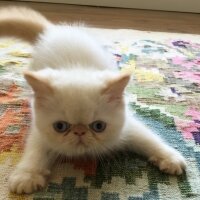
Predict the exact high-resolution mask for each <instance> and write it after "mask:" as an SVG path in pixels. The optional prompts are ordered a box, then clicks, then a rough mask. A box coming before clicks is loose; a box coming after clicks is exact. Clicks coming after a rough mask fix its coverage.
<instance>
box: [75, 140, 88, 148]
mask: <svg viewBox="0 0 200 200" xmlns="http://www.w3.org/2000/svg"><path fill="white" fill-rule="evenodd" d="M76 146H84V147H85V148H87V145H86V144H85V142H84V141H83V139H82V138H79V139H78V142H77V143H76Z"/></svg>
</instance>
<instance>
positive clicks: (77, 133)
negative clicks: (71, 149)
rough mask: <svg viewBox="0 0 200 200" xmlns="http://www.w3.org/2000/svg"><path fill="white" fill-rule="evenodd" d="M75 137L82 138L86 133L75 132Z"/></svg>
mask: <svg viewBox="0 0 200 200" xmlns="http://www.w3.org/2000/svg"><path fill="white" fill-rule="evenodd" d="M74 134H75V135H78V136H82V135H85V132H74Z"/></svg>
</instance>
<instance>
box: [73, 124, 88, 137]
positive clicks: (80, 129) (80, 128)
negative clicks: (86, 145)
mask: <svg viewBox="0 0 200 200" xmlns="http://www.w3.org/2000/svg"><path fill="white" fill-rule="evenodd" d="M72 131H73V133H74V135H77V136H83V135H85V134H86V132H87V127H86V126H84V125H82V124H77V125H74V127H73V128H72Z"/></svg>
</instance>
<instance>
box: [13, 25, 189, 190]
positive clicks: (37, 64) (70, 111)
mask: <svg viewBox="0 0 200 200" xmlns="http://www.w3.org/2000/svg"><path fill="white" fill-rule="evenodd" d="M113 63H114V61H113V59H112V58H111V56H110V55H108V53H106V52H105V51H104V50H103V49H102V48H101V47H100V45H99V44H98V43H97V42H96V41H95V40H93V39H92V36H90V35H88V34H87V32H85V31H84V28H81V27H74V26H67V25H58V26H50V27H49V28H48V29H47V30H46V31H45V32H44V33H43V34H42V35H40V37H39V40H38V42H37V44H36V46H35V48H34V53H33V63H32V70H34V71H36V72H35V74H36V76H38V77H40V78H42V79H45V81H46V82H48V84H49V85H51V87H53V90H54V92H53V94H51V95H50V94H49V93H48V92H45V91H42V92H41V95H44V94H42V93H43V92H44V93H46V94H45V95H44V96H45V98H44V99H42V100H41V102H39V103H38V102H36V100H35V102H34V103H33V123H32V131H31V133H30V135H29V137H28V142H27V145H26V149H25V153H24V156H23V158H22V160H21V162H20V163H19V164H18V166H17V168H16V169H15V171H14V172H13V174H12V175H11V177H10V180H9V185H10V190H11V191H13V192H16V193H23V192H24V193H31V192H33V191H35V190H37V189H38V188H40V187H44V186H45V183H46V176H47V175H48V174H49V173H50V170H51V163H52V162H53V161H54V159H55V158H56V156H57V155H58V154H64V155H66V156H85V155H92V156H98V155H99V154H102V153H109V152H112V151H113V150H115V149H121V148H130V149H131V150H134V151H136V152H138V153H140V154H142V155H144V156H146V157H147V158H148V159H149V160H150V161H152V162H153V163H154V164H156V165H157V166H158V167H159V168H160V169H161V170H164V171H166V172H167V173H170V174H178V175H179V174H181V173H182V172H183V170H184V168H185V160H184V158H183V156H182V155H181V154H180V153H179V152H177V151H176V150H175V149H173V148H172V147H169V146H168V145H167V144H166V143H164V142H163V141H162V140H161V139H160V138H159V137H158V136H157V135H155V134H154V133H152V131H151V130H149V129H148V128H147V127H145V125H144V124H142V123H141V122H139V121H137V120H136V119H135V118H133V117H132V116H130V115H129V111H128V108H127V106H126V105H124V103H123V100H122V102H121V103H116V102H115V103H108V99H107V98H108V96H106V95H102V92H101V91H102V89H103V88H104V87H106V85H107V84H108V82H109V80H112V79H114V78H116V77H117V76H119V73H118V72H116V71H115V70H113V66H114V64H113ZM41 90H42V89H41ZM37 101H40V100H37ZM43 101H44V102H43ZM57 120H65V121H68V122H70V123H71V124H79V123H81V124H85V125H88V124H90V123H91V122H93V121H95V120H103V121H105V122H106V123H107V128H106V130H105V131H104V133H101V134H96V135H95V136H94V134H92V133H91V132H90V131H88V132H87V134H86V135H85V136H84V138H83V139H84V144H85V146H83V145H77V137H76V136H75V135H73V133H70V134H68V135H67V136H65V137H63V135H62V134H58V133H56V132H55V131H54V129H53V127H52V123H54V122H55V121H57Z"/></svg>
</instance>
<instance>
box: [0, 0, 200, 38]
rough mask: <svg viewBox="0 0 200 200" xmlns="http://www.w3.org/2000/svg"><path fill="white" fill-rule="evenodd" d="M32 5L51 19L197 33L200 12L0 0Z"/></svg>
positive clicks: (113, 26)
mask: <svg viewBox="0 0 200 200" xmlns="http://www.w3.org/2000/svg"><path fill="white" fill-rule="evenodd" d="M5 5H25V6H29V7H32V8H34V9H36V10H38V11H40V12H42V13H43V14H44V15H45V16H47V17H48V18H49V19H51V20H52V21H54V22H57V21H67V22H77V21H82V22H85V23H86V24H89V25H91V26H94V27H102V28H129V29H137V30H147V31H161V32H179V33H193V34H200V14H191V13H176V12H162V11H147V10H135V9H120V8H104V7H90V6H75V5H66V4H47V3H31V2H16V1H0V6H5Z"/></svg>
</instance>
